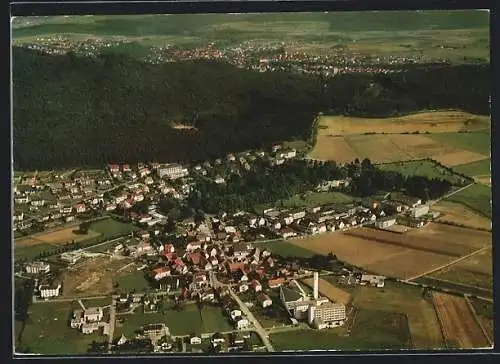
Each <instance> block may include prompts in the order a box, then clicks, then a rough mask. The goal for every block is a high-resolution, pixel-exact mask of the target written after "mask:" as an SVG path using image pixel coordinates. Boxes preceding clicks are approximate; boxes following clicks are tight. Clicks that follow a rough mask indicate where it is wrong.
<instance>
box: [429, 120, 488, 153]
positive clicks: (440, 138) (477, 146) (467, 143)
mask: <svg viewBox="0 0 500 364" xmlns="http://www.w3.org/2000/svg"><path fill="white" fill-rule="evenodd" d="M485 125H486V124H485ZM429 138H431V139H433V140H435V141H437V142H439V143H441V144H445V145H449V146H451V147H454V148H457V149H463V150H468V151H470V152H474V153H479V154H483V155H484V156H486V157H489V156H490V154H491V131H490V128H489V126H488V127H487V129H485V130H483V131H478V132H471V133H432V134H429Z"/></svg>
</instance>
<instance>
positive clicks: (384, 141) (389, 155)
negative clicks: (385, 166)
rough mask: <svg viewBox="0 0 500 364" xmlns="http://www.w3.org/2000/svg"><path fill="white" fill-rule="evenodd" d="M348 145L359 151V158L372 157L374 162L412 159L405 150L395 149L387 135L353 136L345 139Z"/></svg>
mask: <svg viewBox="0 0 500 364" xmlns="http://www.w3.org/2000/svg"><path fill="white" fill-rule="evenodd" d="M344 138H345V140H346V141H347V143H348V144H349V145H350V146H352V147H353V149H354V150H357V151H358V154H359V157H367V156H370V159H371V160H373V162H396V161H400V160H407V159H412V158H413V156H412V155H410V154H408V153H405V151H404V150H402V149H398V148H395V145H394V143H393V142H392V141H391V139H390V138H389V137H388V136H386V135H351V136H346V137H344Z"/></svg>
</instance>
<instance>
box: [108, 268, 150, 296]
mask: <svg viewBox="0 0 500 364" xmlns="http://www.w3.org/2000/svg"><path fill="white" fill-rule="evenodd" d="M115 282H116V283H118V290H119V291H121V292H130V291H133V290H136V291H143V290H146V289H150V288H151V286H150V285H149V282H148V281H147V280H146V278H145V277H144V271H142V270H134V271H133V272H131V273H125V274H120V275H118V276H117V277H116V278H115Z"/></svg>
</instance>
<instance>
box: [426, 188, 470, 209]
mask: <svg viewBox="0 0 500 364" xmlns="http://www.w3.org/2000/svg"><path fill="white" fill-rule="evenodd" d="M474 184H475V183H470V184H468V185H467V186H464V187H461V188H459V189H458V190H456V191H453V192H450V193H448V194H447V195H444V196H442V197H440V198H438V199H436V200H430V201H429V202H428V203H429V205H430V206H432V205H434V204H436V203H438V202H439V201H441V200H446V199H447V198H449V197H451V196H453V195H454V194H456V193H459V192H462V191H463V190H465V189H467V188H469V187H471V186H473V185H474Z"/></svg>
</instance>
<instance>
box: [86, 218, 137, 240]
mask: <svg viewBox="0 0 500 364" xmlns="http://www.w3.org/2000/svg"><path fill="white" fill-rule="evenodd" d="M90 230H92V231H96V232H98V233H100V234H101V237H102V238H103V239H109V238H112V237H116V236H118V235H126V234H129V233H131V232H132V231H134V230H137V228H136V227H135V226H134V225H133V224H127V223H124V222H121V221H117V220H114V219H112V218H109V219H104V220H99V221H96V222H93V223H92V224H91V225H90Z"/></svg>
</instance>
